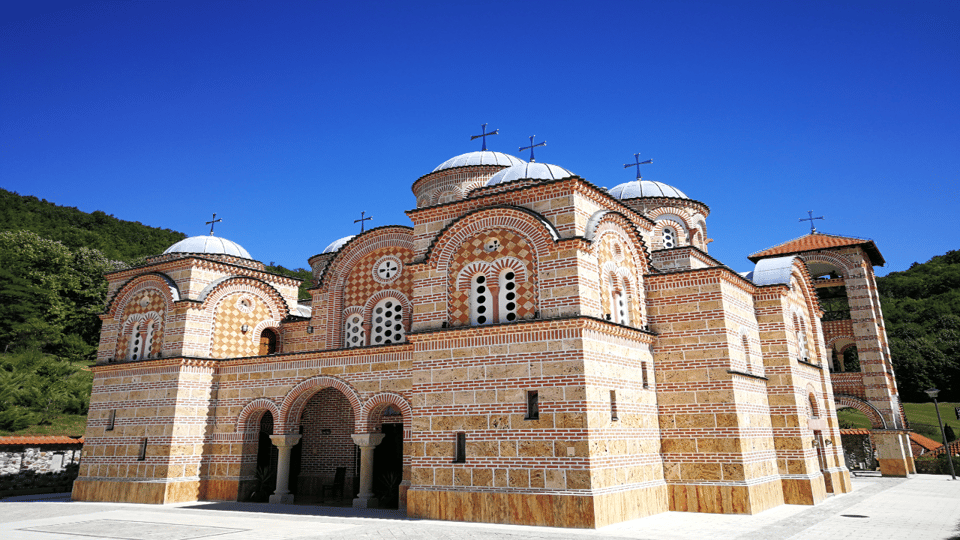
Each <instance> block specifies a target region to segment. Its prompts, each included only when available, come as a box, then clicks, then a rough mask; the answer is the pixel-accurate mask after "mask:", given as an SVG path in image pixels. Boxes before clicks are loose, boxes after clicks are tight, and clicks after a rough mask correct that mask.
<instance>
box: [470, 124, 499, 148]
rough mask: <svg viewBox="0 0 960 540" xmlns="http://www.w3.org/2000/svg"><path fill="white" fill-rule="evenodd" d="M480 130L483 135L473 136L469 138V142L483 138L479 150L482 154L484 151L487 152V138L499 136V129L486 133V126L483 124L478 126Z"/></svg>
mask: <svg viewBox="0 0 960 540" xmlns="http://www.w3.org/2000/svg"><path fill="white" fill-rule="evenodd" d="M480 129H482V130H483V133H481V134H480V135H474V136H473V137H470V140H471V141H472V140H474V139H479V138H481V137H483V148H481V149H480V150H481V151H483V152H486V151H487V137H489V136H491V135H499V134H500V130H499V129H495V130H493V131H491V132H490V133H487V125H486V124H483V125H482V126H480Z"/></svg>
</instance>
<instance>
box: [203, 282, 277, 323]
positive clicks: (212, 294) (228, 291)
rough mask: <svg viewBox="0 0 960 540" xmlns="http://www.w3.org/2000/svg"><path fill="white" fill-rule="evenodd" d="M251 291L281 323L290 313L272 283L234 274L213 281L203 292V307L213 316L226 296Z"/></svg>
mask: <svg viewBox="0 0 960 540" xmlns="http://www.w3.org/2000/svg"><path fill="white" fill-rule="evenodd" d="M241 292H245V293H249V294H251V295H253V296H256V297H257V298H259V299H260V300H261V301H262V302H263V303H264V304H266V306H267V308H268V309H269V310H270V316H271V317H272V318H273V319H274V320H275V321H276V322H277V325H278V326H279V323H280V321H281V320H282V319H284V318H285V317H287V315H289V313H290V312H289V309H288V306H287V301H286V300H284V298H283V296H281V295H280V293H279V292H278V291H277V290H276V289H275V288H273V286H272V285H270V284H269V283H267V282H265V281H261V280H259V279H253V278H248V277H240V276H233V277H229V278H226V279H224V280H222V281H219V283H215V284H214V283H211V285H210V286H209V288H208V290H206V291H204V292H202V293H201V298H202V300H203V304H202V309H203V310H204V311H206V312H207V314H208V315H209V316H210V317H211V318H212V317H213V315H214V312H215V311H216V308H217V306H218V305H219V304H220V302H222V301H223V299H224V298H226V297H228V296H230V295H232V294H236V293H241Z"/></svg>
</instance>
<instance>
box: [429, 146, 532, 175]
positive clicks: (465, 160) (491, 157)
mask: <svg viewBox="0 0 960 540" xmlns="http://www.w3.org/2000/svg"><path fill="white" fill-rule="evenodd" d="M521 163H526V162H525V161H523V160H522V159H520V158H516V157H513V156H511V155H508V154H503V153H500V152H491V151H489V150H483V151H479V152H469V153H466V154H460V155H459V156H456V157H452V158H450V159H448V160H446V161H444V162H443V163H441V164H439V165H437V168H435V169H433V171H432V172H437V171H442V170H444V169H452V168H454V167H466V166H469V165H499V166H501V167H510V166H512V165H519V164H521Z"/></svg>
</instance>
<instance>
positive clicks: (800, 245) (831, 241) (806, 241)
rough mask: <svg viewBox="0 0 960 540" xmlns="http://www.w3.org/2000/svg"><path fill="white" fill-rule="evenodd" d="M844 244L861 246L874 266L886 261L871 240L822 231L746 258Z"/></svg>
mask: <svg viewBox="0 0 960 540" xmlns="http://www.w3.org/2000/svg"><path fill="white" fill-rule="evenodd" d="M844 246H862V247H863V250H864V251H866V252H867V256H869V257H870V262H871V263H872V264H873V265H874V266H883V265H884V264H886V262H887V261H886V260H884V258H883V255H881V254H880V250H879V249H877V245H876V244H874V243H873V240H867V239H864V238H851V237H848V236H836V235H833V234H823V233H813V234H808V235H806V236H801V237H800V238H795V239H793V240H790V241H789V242H784V243H782V244H779V245H776V246H773V247H772V248H768V249H765V250H763V251H758V252H756V253H754V254H753V255H750V256H749V257H747V258H748V259H750V261H752V262H757V261H759V260H760V259H767V258H770V257H777V256H781V255H793V254H795V253H805V252H807V251H818V250H821V249H828V248H837V247H844Z"/></svg>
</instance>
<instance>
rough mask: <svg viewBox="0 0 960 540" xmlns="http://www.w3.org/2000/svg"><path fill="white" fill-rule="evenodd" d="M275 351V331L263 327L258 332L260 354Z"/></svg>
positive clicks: (263, 354) (264, 354)
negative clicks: (261, 330)
mask: <svg viewBox="0 0 960 540" xmlns="http://www.w3.org/2000/svg"><path fill="white" fill-rule="evenodd" d="M275 352H277V333H276V332H274V331H273V329H272V328H264V329H263V332H261V333H260V351H259V353H258V354H259V355H260V356H266V355H268V354H273V353H275Z"/></svg>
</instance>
